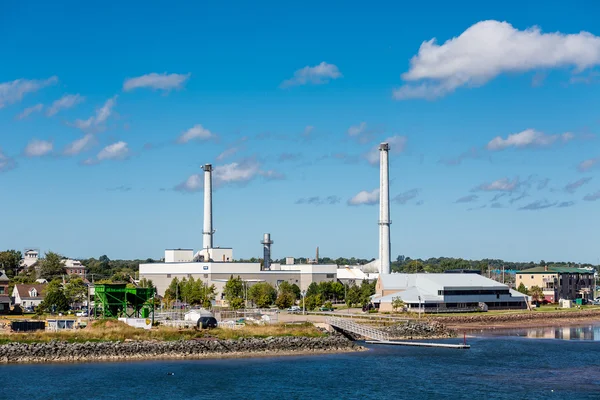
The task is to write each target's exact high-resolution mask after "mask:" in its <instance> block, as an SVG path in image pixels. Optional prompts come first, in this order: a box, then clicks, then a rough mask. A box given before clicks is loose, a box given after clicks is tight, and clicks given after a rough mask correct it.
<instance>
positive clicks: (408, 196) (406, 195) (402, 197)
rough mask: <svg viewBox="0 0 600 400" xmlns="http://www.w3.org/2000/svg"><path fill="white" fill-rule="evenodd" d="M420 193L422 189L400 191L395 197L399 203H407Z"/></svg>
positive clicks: (395, 200)
mask: <svg viewBox="0 0 600 400" xmlns="http://www.w3.org/2000/svg"><path fill="white" fill-rule="evenodd" d="M419 193H421V190H420V189H416V188H415V189H411V190H408V191H406V192H403V193H400V194H399V195H397V196H396V197H394V199H393V200H394V202H395V203H398V204H406V203H408V201H409V200H412V199H414V198H416V197H417V196H418V195H419Z"/></svg>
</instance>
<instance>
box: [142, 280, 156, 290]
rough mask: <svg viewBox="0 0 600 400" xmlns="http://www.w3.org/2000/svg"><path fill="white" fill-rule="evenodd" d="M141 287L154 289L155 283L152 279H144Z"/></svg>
mask: <svg viewBox="0 0 600 400" xmlns="http://www.w3.org/2000/svg"><path fill="white" fill-rule="evenodd" d="M139 285H140V287H143V288H150V289H154V282H152V280H151V279H146V278H142V279H140V283H139Z"/></svg>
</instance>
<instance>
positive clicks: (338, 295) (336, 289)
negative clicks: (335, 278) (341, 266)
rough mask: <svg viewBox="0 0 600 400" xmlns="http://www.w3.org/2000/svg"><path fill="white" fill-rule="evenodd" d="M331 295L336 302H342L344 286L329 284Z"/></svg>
mask: <svg viewBox="0 0 600 400" xmlns="http://www.w3.org/2000/svg"><path fill="white" fill-rule="evenodd" d="M331 294H332V295H333V298H334V299H336V300H344V285H342V284H341V283H340V282H333V283H332V284H331Z"/></svg>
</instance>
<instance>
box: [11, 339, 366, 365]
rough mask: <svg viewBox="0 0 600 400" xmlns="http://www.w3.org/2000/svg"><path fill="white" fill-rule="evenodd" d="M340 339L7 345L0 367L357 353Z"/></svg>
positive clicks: (53, 342)
mask: <svg viewBox="0 0 600 400" xmlns="http://www.w3.org/2000/svg"><path fill="white" fill-rule="evenodd" d="M363 349H364V348H363V347H361V346H358V345H356V344H355V343H353V342H352V341H350V340H348V339H346V338H344V337H342V336H327V337H313V338H310V337H270V338H265V339H257V338H244V339H239V340H216V339H215V340H181V341H171V342H159V341H125V342H85V343H67V342H59V341H52V342H47V343H17V342H14V343H9V344H4V345H1V346H0V363H4V364H12V363H51V362H90V361H123V360H152V359H197V358H227V357H229V358H233V357H253V356H277V355H292V354H312V353H335V352H349V351H360V350H363Z"/></svg>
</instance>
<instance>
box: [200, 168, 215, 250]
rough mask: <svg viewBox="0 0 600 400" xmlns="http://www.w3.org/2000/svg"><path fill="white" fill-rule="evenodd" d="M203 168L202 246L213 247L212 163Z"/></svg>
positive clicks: (205, 247)
mask: <svg viewBox="0 0 600 400" xmlns="http://www.w3.org/2000/svg"><path fill="white" fill-rule="evenodd" d="M202 169H203V170H204V230H203V231H202V248H204V249H212V248H213V234H214V233H215V231H214V230H213V220H212V165H211V164H206V165H204V166H203V167H202Z"/></svg>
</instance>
